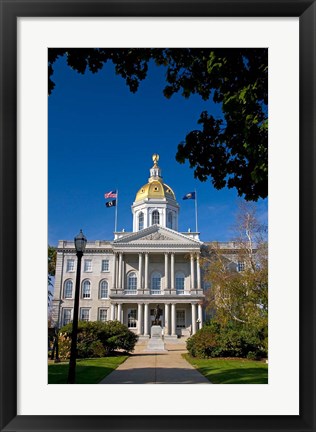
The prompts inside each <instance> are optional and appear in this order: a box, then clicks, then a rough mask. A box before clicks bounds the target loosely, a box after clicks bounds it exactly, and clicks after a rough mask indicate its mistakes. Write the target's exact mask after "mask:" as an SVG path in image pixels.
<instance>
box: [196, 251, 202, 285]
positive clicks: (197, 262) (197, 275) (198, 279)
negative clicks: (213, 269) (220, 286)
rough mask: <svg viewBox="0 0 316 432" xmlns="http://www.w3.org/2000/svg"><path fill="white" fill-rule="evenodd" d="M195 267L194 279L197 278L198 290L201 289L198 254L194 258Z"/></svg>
mask: <svg viewBox="0 0 316 432" xmlns="http://www.w3.org/2000/svg"><path fill="white" fill-rule="evenodd" d="M196 265H197V270H196V271H197V273H196V277H197V288H198V289H199V290H200V289H201V268H200V255H199V254H198V255H197V257H196Z"/></svg>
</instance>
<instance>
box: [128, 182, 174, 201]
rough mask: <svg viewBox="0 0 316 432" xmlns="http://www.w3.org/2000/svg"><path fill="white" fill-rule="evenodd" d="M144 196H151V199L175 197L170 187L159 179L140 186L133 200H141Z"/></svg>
mask: <svg viewBox="0 0 316 432" xmlns="http://www.w3.org/2000/svg"><path fill="white" fill-rule="evenodd" d="M146 198H151V199H155V198H157V199H163V198H171V199H173V200H175V199H176V197H175V195H174V192H173V190H172V189H171V187H170V186H168V185H166V184H165V183H163V182H161V181H159V180H152V181H150V182H149V183H147V184H145V185H144V186H142V187H141V188H140V189H139V191H138V192H137V194H136V198H135V201H142V200H144V199H146Z"/></svg>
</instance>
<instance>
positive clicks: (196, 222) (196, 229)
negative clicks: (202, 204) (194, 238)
mask: <svg viewBox="0 0 316 432" xmlns="http://www.w3.org/2000/svg"><path fill="white" fill-rule="evenodd" d="M195 232H198V216H197V193H196V189H195Z"/></svg>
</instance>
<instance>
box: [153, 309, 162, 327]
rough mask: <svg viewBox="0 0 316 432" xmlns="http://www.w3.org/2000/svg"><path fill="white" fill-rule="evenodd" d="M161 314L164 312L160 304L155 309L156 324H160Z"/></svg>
mask: <svg viewBox="0 0 316 432" xmlns="http://www.w3.org/2000/svg"><path fill="white" fill-rule="evenodd" d="M161 314H162V309H161V308H160V306H159V304H158V305H157V306H156V307H155V309H154V317H155V321H154V325H160V320H159V318H160V317H161Z"/></svg>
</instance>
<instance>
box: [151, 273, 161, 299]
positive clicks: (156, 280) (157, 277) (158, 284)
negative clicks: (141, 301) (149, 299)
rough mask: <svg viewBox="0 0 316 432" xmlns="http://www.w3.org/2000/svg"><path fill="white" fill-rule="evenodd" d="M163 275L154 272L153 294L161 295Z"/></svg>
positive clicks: (152, 280)
mask: <svg viewBox="0 0 316 432" xmlns="http://www.w3.org/2000/svg"><path fill="white" fill-rule="evenodd" d="M160 290H161V274H160V273H158V272H154V273H153V274H152V275H151V290H150V292H151V294H160V293H161V291H160Z"/></svg>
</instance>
